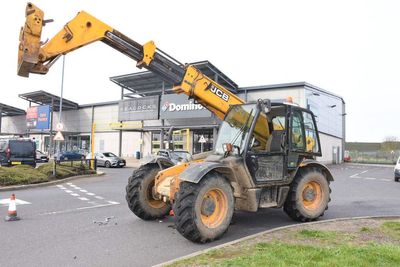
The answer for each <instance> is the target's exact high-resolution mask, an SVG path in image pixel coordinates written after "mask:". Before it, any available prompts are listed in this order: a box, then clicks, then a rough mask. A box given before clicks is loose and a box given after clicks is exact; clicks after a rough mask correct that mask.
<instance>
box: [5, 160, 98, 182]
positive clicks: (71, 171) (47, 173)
mask: <svg viewBox="0 0 400 267" xmlns="http://www.w3.org/2000/svg"><path fill="white" fill-rule="evenodd" d="M93 173H95V172H94V171H93V170H89V168H88V166H87V165H82V166H81V165H80V163H78V164H77V165H76V164H75V165H74V166H73V167H71V166H70V164H68V165H64V164H62V165H57V172H56V175H55V176H53V163H46V164H43V165H41V166H39V167H38V168H36V169H35V168H33V167H31V166H27V165H17V166H13V167H0V186H10V185H23V184H35V183H43V182H47V181H51V180H56V179H61V178H66V177H70V176H75V175H82V174H93Z"/></svg>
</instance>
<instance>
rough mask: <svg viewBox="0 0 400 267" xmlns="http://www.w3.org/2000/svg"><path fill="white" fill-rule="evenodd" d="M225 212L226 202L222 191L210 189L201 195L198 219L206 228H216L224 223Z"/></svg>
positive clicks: (226, 209) (226, 208)
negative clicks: (199, 218)
mask: <svg viewBox="0 0 400 267" xmlns="http://www.w3.org/2000/svg"><path fill="white" fill-rule="evenodd" d="M227 211H228V200H227V197H226V195H225V193H224V192H223V191H222V190H220V189H218V188H212V189H210V190H208V192H206V193H205V194H204V195H203V199H202V202H201V206H200V217H201V221H202V223H203V224H204V225H205V226H206V227H208V228H216V227H218V226H219V225H220V224H221V223H222V222H223V221H224V218H225V216H226V214H227Z"/></svg>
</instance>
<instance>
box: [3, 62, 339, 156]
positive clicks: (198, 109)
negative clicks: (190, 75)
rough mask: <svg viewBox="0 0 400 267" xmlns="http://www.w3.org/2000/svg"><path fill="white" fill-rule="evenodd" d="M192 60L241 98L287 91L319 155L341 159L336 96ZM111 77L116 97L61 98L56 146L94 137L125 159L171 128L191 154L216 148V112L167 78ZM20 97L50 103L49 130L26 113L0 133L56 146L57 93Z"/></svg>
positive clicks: (159, 142)
mask: <svg viewBox="0 0 400 267" xmlns="http://www.w3.org/2000/svg"><path fill="white" fill-rule="evenodd" d="M194 64H195V65H196V67H197V68H199V69H200V70H201V71H202V72H203V73H204V74H206V75H207V76H208V77H210V78H212V79H214V80H215V81H217V82H218V83H220V84H222V85H223V86H224V87H226V88H227V89H228V90H230V91H231V92H233V93H235V94H237V95H238V96H239V97H241V98H242V99H244V100H246V101H256V100H257V99H260V98H261V99H271V100H284V99H285V98H286V97H288V96H291V97H292V98H293V101H294V102H295V103H297V104H298V105H300V106H301V107H305V108H308V109H310V110H312V111H313V112H314V114H315V115H316V120H317V126H318V130H319V132H320V139H321V147H322V154H323V156H322V157H321V158H319V160H320V161H322V162H325V163H338V162H342V160H343V151H344V149H343V147H344V140H345V115H346V113H345V103H344V101H343V99H342V98H341V97H339V96H337V95H335V94H333V93H331V92H328V91H326V90H324V89H321V88H318V87H316V86H314V85H311V84H308V83H305V82H299V83H288V84H278V85H266V86H255V87H239V86H238V85H237V84H236V83H235V82H233V81H232V80H231V79H230V78H229V77H227V76H226V75H225V74H224V73H222V72H221V71H220V70H218V69H217V68H216V67H215V66H214V65H212V64H211V63H210V62H208V61H203V62H198V63H194ZM110 80H111V81H112V82H114V83H115V84H117V85H118V86H119V87H120V89H121V99H120V100H119V101H110V102H104V103H95V104H86V105H79V104H77V103H75V102H73V101H69V100H66V99H63V111H62V118H61V121H62V122H63V124H64V129H63V132H62V133H63V135H64V139H65V141H63V142H61V149H63V150H81V151H82V152H88V151H89V150H90V144H91V141H92V139H94V149H95V151H111V152H113V153H116V154H120V155H122V156H124V157H133V156H135V155H136V154H137V152H140V154H141V155H142V156H143V155H144V156H145V155H149V154H152V153H155V152H157V151H158V150H159V149H160V148H164V147H165V145H166V143H167V139H168V135H167V133H168V132H171V133H172V140H173V146H174V148H175V149H183V150H188V151H189V152H191V153H193V154H196V153H200V152H201V151H209V150H212V149H213V148H214V144H215V141H216V137H217V135H218V127H219V124H220V120H219V118H217V117H215V116H214V115H213V114H212V113H211V112H210V111H208V110H207V109H205V108H204V107H203V106H201V105H200V104H198V103H196V102H195V101H194V100H193V99H188V97H187V96H186V95H177V94H174V93H173V92H172V84H167V83H164V82H163V81H162V80H161V79H160V78H159V77H157V76H156V75H154V74H153V73H151V72H140V73H133V74H128V75H121V76H115V77H111V78H110ZM20 97H21V98H24V99H25V100H27V101H28V105H29V106H35V105H38V106H43V105H48V106H50V109H51V113H50V115H49V116H50V117H51V118H50V121H51V122H52V123H50V125H49V127H48V129H40V130H39V129H27V126H26V125H27V123H26V115H24V114H20V115H14V116H7V115H5V116H4V115H3V116H2V128H1V133H7V132H8V133H14V134H28V135H29V136H30V137H31V138H35V140H36V142H37V145H38V148H40V149H41V150H43V151H54V144H52V142H50V140H52V136H53V135H54V134H55V132H56V130H55V129H56V125H57V123H58V114H59V104H60V99H59V97H58V96H55V95H52V94H49V93H46V92H43V91H36V92H32V93H28V94H23V95H20ZM64 103H66V104H64ZM171 127H172V129H171Z"/></svg>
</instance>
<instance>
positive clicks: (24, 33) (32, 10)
mask: <svg viewBox="0 0 400 267" xmlns="http://www.w3.org/2000/svg"><path fill="white" fill-rule="evenodd" d="M25 16H26V21H25V25H24V27H22V28H21V32H20V35H19V46H18V69H17V73H18V75H19V76H23V77H29V73H41V74H45V73H47V71H48V68H47V67H45V66H43V65H42V64H40V65H37V63H38V62H39V51H40V46H41V42H40V37H41V34H42V28H43V25H44V23H45V22H44V20H43V17H44V13H43V11H42V10H41V9H40V8H38V7H36V6H35V5H33V4H32V3H28V4H27V5H26V10H25Z"/></svg>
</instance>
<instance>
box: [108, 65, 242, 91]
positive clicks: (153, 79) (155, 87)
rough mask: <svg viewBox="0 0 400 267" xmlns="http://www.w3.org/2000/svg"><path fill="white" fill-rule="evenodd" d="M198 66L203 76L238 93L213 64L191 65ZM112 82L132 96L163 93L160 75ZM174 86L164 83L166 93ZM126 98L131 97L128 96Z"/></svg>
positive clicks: (140, 74)
mask: <svg viewBox="0 0 400 267" xmlns="http://www.w3.org/2000/svg"><path fill="white" fill-rule="evenodd" d="M191 65H194V66H196V68H198V69H199V70H200V71H201V72H202V73H203V74H205V75H206V76H208V77H209V78H211V79H213V80H214V81H215V80H218V83H219V84H221V85H222V86H224V87H225V88H227V89H228V90H230V91H232V92H237V90H238V85H237V84H236V83H235V82H233V81H232V80H231V79H230V78H229V77H228V76H226V75H225V74H224V73H222V72H221V71H220V70H219V69H217V68H216V67H215V66H214V65H213V64H211V63H210V62H208V61H200V62H195V63H191ZM110 80H111V81H112V82H114V83H116V84H118V85H119V86H121V87H123V88H125V89H127V90H129V91H131V92H132V94H130V95H135V94H136V95H142V96H150V95H159V94H161V92H162V91H163V80H162V78H160V77H159V76H158V75H156V74H154V73H152V72H150V71H144V72H138V73H131V74H126V75H120V76H114V77H110ZM172 86H173V84H170V83H164V92H166V93H168V92H170V91H172ZM126 96H129V94H128V95H126Z"/></svg>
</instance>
